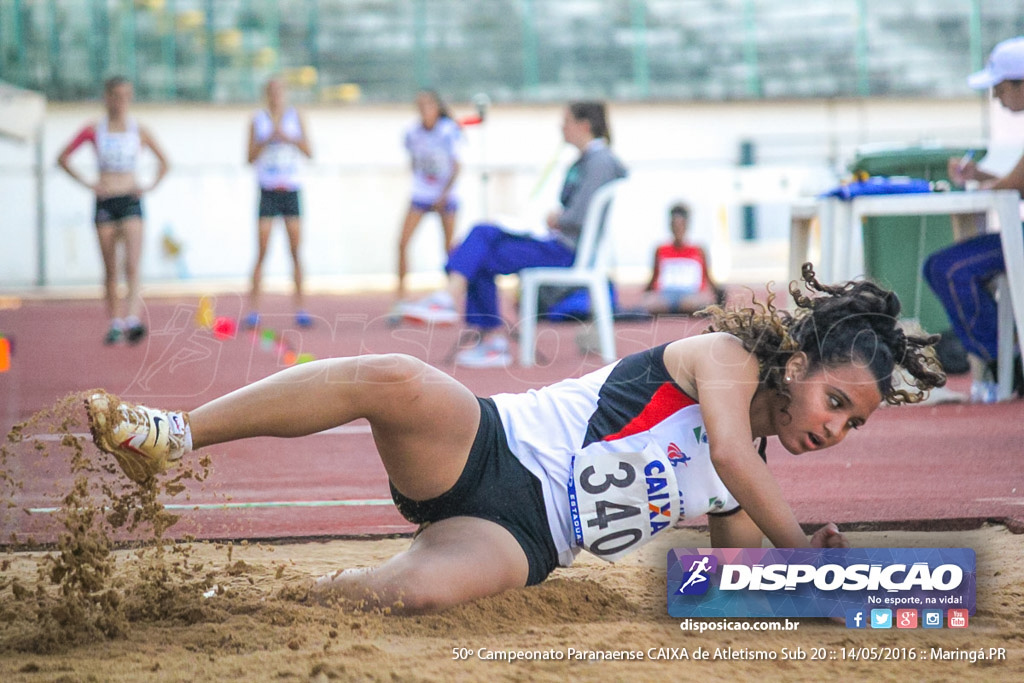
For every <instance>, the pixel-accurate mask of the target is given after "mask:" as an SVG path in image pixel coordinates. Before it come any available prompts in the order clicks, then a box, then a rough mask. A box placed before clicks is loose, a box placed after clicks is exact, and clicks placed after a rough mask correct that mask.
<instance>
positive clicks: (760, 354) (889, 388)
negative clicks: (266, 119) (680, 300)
mask: <svg viewBox="0 0 1024 683" xmlns="http://www.w3.org/2000/svg"><path fill="white" fill-rule="evenodd" d="M801 280H803V284H804V285H805V286H806V288H807V290H808V291H811V292H817V293H819V294H821V296H808V295H807V294H804V293H803V292H801V291H800V289H801V288H800V285H799V284H798V283H797V282H796V281H794V282H791V283H790V285H789V292H790V294H792V295H793V298H794V300H795V301H796V305H797V308H796V311H795V312H793V313H792V314H791V313H789V312H787V311H782V310H778V309H777V308H776V307H775V305H774V301H775V294H774V292H773V291H772V289H771V285H770V284H769V286H768V298H767V301H766V302H765V303H763V304H762V303H760V302H757V301H755V302H754V304H753V306H749V307H746V308H742V309H733V310H725V309H723V308H722V307H721V306H709V307H708V308H706V309H704V311H703V313H702V314H703V315H705V316H707V317H710V318H711V324H710V326H709V327H708V329H707V330H706V331H707V332H728V333H729V334H731V335H733V336H735V337H737V338H739V339H740V341H741V342H742V343H743V347H744V348H745V349H747V351H749V352H751V353H753V354H754V355H755V356H756V357H757V359H758V363H759V366H760V373H759V377H758V379H759V381H760V384H761V386H762V387H765V388H768V389H774V390H775V391H777V392H779V393H780V394H782V395H783V396H786V395H788V394H787V392H786V390H785V388H784V385H783V381H782V380H783V375H784V373H785V368H786V363H787V361H789V359H790V358H791V357H792V356H793V354H794V353H797V352H799V351H802V352H803V353H805V354H806V355H807V359H808V366H809V370H812V371H813V370H814V369H816V368H818V367H820V366H826V367H828V366H833V367H834V366H837V365H843V364H846V363H857V364H860V365H864V366H866V367H868V368H870V369H871V372H872V374H873V375H874V376H875V379H876V381H877V382H878V390H879V392H880V393H881V395H882V399H883V400H884V401H885V402H886V403H888V404H890V405H900V404H902V403H918V402H920V401H922V400H924V399H925V398H927V396H928V391H929V390H931V389H934V388H935V387H941V386H944V385H945V384H946V374H945V372H944V371H943V370H942V365H941V364H940V363H939V361H938V358H937V357H936V356H935V353H934V350H933V349H932V348H930V347H931V346H932V345H933V344H935V343H936V342H937V341H938V340H939V335H937V334H936V335H928V336H916V335H912V334H906V333H905V332H904V330H903V329H902V328H901V327H900V326H899V314H900V300H899V297H898V296H896V294H895V293H894V292H891V291H888V290H885V289H882V288H881V287H879V286H878V285H877V284H875V283H873V282H870V281H867V280H864V281H850V282H845V283H842V284H838V285H823V284H821V283H820V282H818V279H817V277H816V276H815V274H814V267H813V266H812V265H811V264H810V263H805V264H804V265H803V268H802V269H801ZM897 367H899V368H900V369H901V370H902V371H903V372H902V374H903V376H904V378H905V379H906V381H907V382H908V383H910V384H912V385H913V387H914V388H916V389H917V391H908V390H907V389H906V388H902V387H901V386H900V385H901V384H902V383H901V382H896V381H894V379H895V372H896V370H897ZM906 375H910V377H906Z"/></svg>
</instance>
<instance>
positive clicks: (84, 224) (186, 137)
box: [0, 99, 1024, 289]
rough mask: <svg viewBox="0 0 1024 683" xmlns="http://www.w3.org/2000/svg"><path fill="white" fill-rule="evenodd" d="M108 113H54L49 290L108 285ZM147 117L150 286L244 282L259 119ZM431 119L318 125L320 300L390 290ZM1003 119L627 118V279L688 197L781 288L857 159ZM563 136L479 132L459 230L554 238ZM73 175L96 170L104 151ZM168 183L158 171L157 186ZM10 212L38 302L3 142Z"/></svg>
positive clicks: (754, 107)
mask: <svg viewBox="0 0 1024 683" xmlns="http://www.w3.org/2000/svg"><path fill="white" fill-rule="evenodd" d="M453 109H454V110H455V113H456V115H459V114H468V113H471V111H472V107H471V106H469V105H455V106H454V107H453ZM100 113H101V110H100V107H99V105H98V104H95V103H85V104H79V105H51V107H50V108H49V110H48V114H47V118H46V123H45V129H44V137H43V159H44V162H45V164H44V165H45V173H44V176H45V192H44V195H43V198H44V206H45V218H44V220H43V225H44V233H45V242H46V250H45V270H46V277H47V281H48V283H50V284H53V285H65V284H67V285H73V284H83V283H84V284H90V285H96V284H98V283H99V280H100V275H101V265H100V258H99V253H98V248H97V246H96V240H95V236H94V229H93V227H92V209H93V202H92V198H91V197H90V195H89V194H88V193H87V192H86V191H85V190H84V189H83V188H81V187H80V186H78V185H77V184H75V183H74V182H73V181H71V180H70V179H69V178H68V177H67V176H66V175H65V174H63V172H61V171H60V170H59V169H58V168H57V167H56V165H55V164H54V160H55V158H56V156H57V154H58V152H59V150H60V148H61V147H62V146H63V145H64V144H65V143H66V142H67V141H68V140H69V139H71V137H72V136H73V135H74V134H75V132H76V131H77V130H78V128H79V127H80V126H81V125H83V124H84V123H85V122H86V121H88V120H92V119H95V118H96V117H98V116H99V115H100ZM135 114H136V116H137V118H138V119H139V120H140V121H141V122H142V123H143V124H144V125H145V126H147V127H148V128H149V129H150V130H151V131H152V132H153V133H154V135H155V136H156V138H157V139H158V141H159V142H160V143H161V145H162V146H163V147H164V149H165V151H166V153H167V154H168V156H169V157H170V159H171V163H172V170H171V173H170V174H169V175H168V176H167V178H166V179H165V181H164V182H163V184H162V185H161V186H160V187H159V188H157V190H156V191H155V192H153V193H152V195H151V196H148V197H146V199H145V210H146V220H147V240H146V245H145V251H144V263H143V272H144V274H145V278H146V280H147V281H148V282H159V281H173V280H178V279H181V278H182V277H184V278H186V279H191V280H204V281H206V280H210V279H213V280H217V279H220V280H223V281H225V282H230V283H232V284H238V283H241V282H243V281H244V279H245V277H246V276H247V274H248V272H249V270H250V269H251V266H252V262H253V258H254V255H255V243H254V242H255V227H254V224H255V206H256V186H255V181H254V174H253V171H252V169H251V168H250V167H249V166H247V165H246V164H245V163H244V155H245V145H246V139H247V125H248V120H249V116H250V114H251V110H250V109H248V108H229V107H208V106H184V105H181V106H176V107H155V106H147V107H143V106H138V107H137V108H136V112H135ZM414 115H415V113H414V110H413V108H412V107H411V106H408V107H370V106H352V107H310V108H307V109H306V110H305V116H306V120H307V124H308V127H309V130H310V135H311V138H312V142H313V147H314V153H315V158H314V160H313V161H312V162H311V163H308V164H307V165H306V166H305V169H304V193H303V202H304V211H305V230H306V232H305V241H304V246H303V257H304V260H305V264H306V269H307V273H308V274H309V275H310V276H312V284H313V285H314V286H318V285H319V286H330V287H361V288H362V287H389V286H391V282H392V279H391V273H392V272H393V270H394V267H395V265H394V264H395V253H394V252H395V246H394V245H395V242H396V239H397V234H398V227H399V223H400V221H401V219H402V216H403V214H404V210H405V207H406V202H407V198H408V187H409V173H408V161H407V158H406V155H405V152H404V150H403V148H402V146H401V133H402V130H403V128H404V127H405V126H406V125H408V124H409V123H410V122H411V121H412V120H413V118H414ZM1001 116H1002V115H1001ZM988 119H989V107H988V105H986V104H985V103H984V102H983V101H982V100H980V99H969V100H962V101H943V102H934V101H926V100H879V101H801V102H761V103H752V104H751V103H744V104H728V103H726V104H722V103H717V104H686V105H669V104H654V105H639V104H622V105H613V106H612V107H611V125H612V132H613V135H614V148H615V149H616V151H617V152H618V154H619V155H620V156H621V157H622V158H623V160H624V161H625V162H626V163H627V165H629V166H630V168H631V170H632V176H633V181H634V182H633V186H632V188H631V190H630V192H629V194H628V196H627V197H625V198H624V200H623V201H622V202H621V203H620V205H619V206H618V207H617V208H616V211H615V216H614V220H615V235H616V247H617V248H616V254H617V264H618V267H619V268H620V271H621V273H622V274H623V277H625V278H638V277H642V276H643V274H644V272H645V271H646V268H647V266H648V264H649V260H650V255H651V250H652V248H653V247H654V245H655V244H657V243H658V242H660V241H662V240H663V239H665V237H666V235H667V231H666V227H665V226H666V219H665V213H666V209H667V207H668V205H669V204H670V203H671V202H673V201H676V200H679V199H683V200H687V201H689V202H690V203H691V204H692V206H693V209H694V218H693V223H694V236H695V238H696V239H697V240H698V241H701V242H704V243H705V244H707V245H709V246H711V248H712V256H713V259H714V261H715V264H714V267H715V270H716V274H717V275H718V276H719V277H720V278H722V279H725V280H730V279H732V280H740V281H747V280H748V279H749V278H750V277H755V278H758V279H759V278H760V277H761V276H762V275H764V274H767V275H770V276H773V277H777V276H778V274H779V273H783V272H784V263H785V251H784V246H782V247H780V245H784V241H785V238H786V235H787V231H788V212H787V210H786V205H787V202H788V201H789V200H790V199H792V198H793V197H796V196H799V195H806V194H813V193H815V192H818V191H821V190H823V189H826V188H828V187H830V186H832V185H833V184H834V183H835V182H836V180H837V178H838V177H839V175H841V173H842V172H843V171H844V169H845V167H846V164H847V163H848V162H849V161H850V159H851V158H852V156H853V154H854V153H855V150H856V148H857V147H858V146H860V145H867V144H898V145H907V144H909V145H914V144H950V145H954V144H955V145H960V144H971V143H978V141H980V140H982V139H983V138H984V136H985V134H986V132H987V127H988ZM560 122H561V108H560V107H534V106H531V107H525V106H498V107H495V108H494V109H493V110H492V111H491V112H490V117H489V119H488V122H487V124H486V125H484V126H475V127H468V128H467V129H466V131H465V132H466V138H467V144H466V147H465V157H464V159H465V168H464V171H463V175H462V179H461V183H460V194H461V196H462V199H463V210H462V211H461V212H460V214H459V231H460V232H465V231H466V230H468V229H469V228H470V227H471V225H472V224H473V223H474V222H475V221H477V220H479V219H481V218H483V217H485V216H491V217H493V216H496V215H517V216H518V217H519V219H520V220H521V221H523V222H526V223H531V222H532V223H534V224H539V222H540V220H541V217H542V216H543V215H544V213H546V211H547V210H548V209H549V208H550V207H551V206H553V204H554V202H555V197H556V196H557V192H558V189H559V185H560V182H561V176H562V172H563V170H564V168H565V167H566V166H567V165H568V164H569V163H571V161H572V160H573V158H574V150H573V149H571V148H568V147H567V146H565V145H564V144H562V143H561V134H560ZM997 124H998V125H997ZM993 125H995V126H996V128H994V129H993V132H994V133H997V134H998V135H997V137H998V139H999V141H1000V144H1001V145H1002V147H1000V149H1001V150H1002V156H1005V157H1006V158H1007V159H1010V163H1012V159H1013V158H1014V155H1015V154H1017V153H1019V147H1017V146H1016V144H1017V142H1019V139H1020V137H1019V136H1015V135H1014V134H1013V131H1014V129H1015V128H1020V129H1024V126H1020V124H1019V121H1016V120H1014V119H1012V118H1009V117H1005V116H1003V118H999V117H995V118H994V119H993ZM1000 131H1004V132H1005V134H1003V133H1002V132H1000ZM743 140H750V141H752V142H753V143H754V145H755V148H756V155H757V160H758V162H759V165H758V166H757V167H756V168H755V169H754V170H753V171H751V172H749V173H747V174H746V175H743V176H739V175H737V173H736V168H735V164H736V161H737V159H738V156H739V145H740V142H741V141H743ZM996 156H999V155H998V154H997V155H996ZM74 161H75V163H76V164H77V165H79V167H80V168H81V169H82V170H83V171H84V172H86V173H90V174H91V173H92V172H93V168H94V164H93V159H92V152H91V151H90V150H87V149H83V150H82V151H80V152H79V153H78V155H77V156H76V157H75V160H74ZM1001 163H1002V164H1003V165H1006V162H1005V161H1004V162H1001ZM152 170H153V164H152V160H151V159H149V158H147V159H146V162H145V164H144V167H143V169H142V171H141V175H142V176H144V177H148V176H150V174H151V173H152ZM741 194H742V195H743V197H742V198H740V197H739V195H741ZM751 198H757V199H758V200H759V202H758V206H759V208H758V211H757V216H758V224H759V225H758V229H759V239H758V240H757V242H756V243H754V244H753V245H752V244H751V243H749V242H744V241H743V240H741V239H740V234H741V227H740V225H741V217H740V214H741V212H740V210H739V209H740V204H741V202H742V200H743V199H746V200H750V199H751ZM0 206H3V207H4V210H3V211H2V212H0V244H2V245H3V248H2V249H0V287H3V288H5V289H16V288H21V287H26V286H31V285H32V284H34V283H35V281H36V277H37V266H36V261H37V253H38V252H37V250H36V236H35V234H36V229H37V227H36V226H37V223H38V217H37V212H36V201H35V180H34V166H33V149H32V147H31V145H20V144H16V143H13V142H10V141H3V140H0ZM164 231H167V232H168V233H169V234H171V235H172V236H173V238H174V239H175V240H177V241H179V242H180V243H181V244H182V245H183V247H184V256H183V259H184V269H181V268H179V264H176V263H175V262H173V261H171V260H168V259H167V258H165V256H164V254H163V251H162V244H161V239H160V236H161V234H162V233H163V232H164ZM780 248H781V249H782V250H781V251H780ZM412 250H413V257H412V268H413V270H414V271H416V272H417V273H420V274H422V278H421V280H420V283H421V284H428V283H433V282H436V281H437V273H438V272H439V271H440V268H441V266H442V264H443V255H442V253H441V247H440V227H439V225H438V224H437V223H436V219H435V218H434V217H428V218H427V219H426V220H425V221H424V223H423V224H422V225H421V228H420V230H419V232H418V234H417V236H416V238H415V240H414V243H413V247H412ZM766 259H767V261H768V262H765V261H766ZM289 270H290V265H289V261H288V258H287V247H286V243H285V239H284V235H283V231H278V232H276V233H275V236H274V238H273V240H272V244H271V252H270V255H269V262H268V264H267V269H266V272H267V275H268V277H269V278H270V280H271V281H272V282H273V281H274V280H275V279H277V280H279V281H283V280H286V279H287V276H288V273H289ZM413 284H414V285H415V284H416V282H414V283H413Z"/></svg>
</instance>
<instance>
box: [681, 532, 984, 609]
mask: <svg viewBox="0 0 1024 683" xmlns="http://www.w3.org/2000/svg"><path fill="white" fill-rule="evenodd" d="M976 579H977V577H976V569H975V556H974V550H972V549H970V548H674V549H672V550H670V551H669V552H668V613H669V615H670V616H673V617H840V618H846V617H847V616H848V615H855V614H857V613H858V612H861V613H863V614H865V615H866V614H869V613H871V612H872V611H875V612H876V613H878V614H880V615H881V614H883V613H884V611H885V610H890V611H892V612H895V611H897V610H943V611H944V612H947V613H950V611H951V610H955V611H956V612H957V613H964V614H965V615H966V614H972V615H973V614H974V610H975V585H976ZM880 618H881V617H880ZM880 624H881V622H880V623H879V624H872V626H873V627H881V626H880ZM858 626H859V619H858Z"/></svg>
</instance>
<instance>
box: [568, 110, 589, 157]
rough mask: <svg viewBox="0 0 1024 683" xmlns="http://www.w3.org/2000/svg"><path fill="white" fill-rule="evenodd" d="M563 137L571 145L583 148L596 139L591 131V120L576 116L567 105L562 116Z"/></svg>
mask: <svg viewBox="0 0 1024 683" xmlns="http://www.w3.org/2000/svg"><path fill="white" fill-rule="evenodd" d="M562 137H563V138H565V141H566V142H568V143H569V144H570V145H573V146H574V147H578V148H580V149H583V148H584V147H586V146H587V143H588V142H590V141H591V140H593V139H594V135H593V133H591V132H590V121H588V120H586V119H578V118H576V117H575V116H573V115H572V110H571V109H569V108H568V107H567V108H566V110H565V114H564V117H563V118H562Z"/></svg>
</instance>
